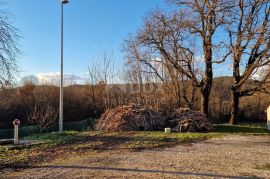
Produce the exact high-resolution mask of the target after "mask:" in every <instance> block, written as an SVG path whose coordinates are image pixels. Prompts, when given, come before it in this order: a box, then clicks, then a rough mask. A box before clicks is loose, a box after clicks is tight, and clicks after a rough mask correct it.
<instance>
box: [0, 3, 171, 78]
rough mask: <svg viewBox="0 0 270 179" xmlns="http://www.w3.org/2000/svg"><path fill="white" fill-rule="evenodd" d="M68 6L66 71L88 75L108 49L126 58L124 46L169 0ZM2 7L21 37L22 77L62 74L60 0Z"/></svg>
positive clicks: (20, 62) (65, 25)
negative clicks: (89, 66)
mask: <svg viewBox="0 0 270 179" xmlns="http://www.w3.org/2000/svg"><path fill="white" fill-rule="evenodd" d="M69 1H70V2H69V3H68V4H66V5H65V7H64V73H65V74H66V75H75V76H83V75H85V73H86V72H87V66H88V65H89V64H90V63H93V61H94V60H95V59H98V57H99V56H100V54H101V53H102V52H103V51H110V52H112V53H113V57H114V58H115V59H116V61H117V67H120V66H121V64H122V62H123V57H122V54H121V45H122V43H123V41H124V39H125V38H126V37H127V36H128V34H129V33H135V32H136V30H137V29H138V28H139V27H140V26H141V25H142V24H143V17H144V16H145V14H146V13H147V12H148V11H149V10H151V9H154V8H157V7H158V8H161V9H167V8H170V7H168V5H167V4H166V3H165V2H164V0H69ZM6 2H7V4H6V5H4V6H2V8H4V9H7V10H8V11H9V12H10V13H11V14H13V15H14V17H13V18H12V22H13V25H14V26H16V27H17V28H18V29H19V31H20V35H21V36H22V38H21V39H20V41H19V48H20V49H21V50H22V54H21V56H20V57H19V58H18V65H19V67H20V70H21V73H20V77H23V76H26V75H35V76H38V77H39V78H43V77H44V78H47V77H48V76H52V77H53V76H54V75H59V71H60V18H61V3H60V2H61V1H60V0H6Z"/></svg>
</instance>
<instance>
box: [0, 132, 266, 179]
mask: <svg viewBox="0 0 270 179" xmlns="http://www.w3.org/2000/svg"><path fill="white" fill-rule="evenodd" d="M268 165H270V137H269V136H235V135H234V136H226V137H223V138H215V139H211V140H207V141H203V142H199V143H192V144H182V145H178V146H175V147H172V148H161V149H151V150H142V151H130V150H105V151H101V152H97V151H87V152H83V153H78V152H77V153H69V154H66V155H65V156H62V157H60V158H59V157H58V158H56V159H55V160H53V161H51V162H49V163H42V164H40V165H35V166H32V167H31V168H26V169H21V170H18V171H15V172H8V171H6V172H5V173H2V176H1V177H0V178H27V179H28V178H240V179H241V178H269V179H270V168H269V167H263V166H268Z"/></svg>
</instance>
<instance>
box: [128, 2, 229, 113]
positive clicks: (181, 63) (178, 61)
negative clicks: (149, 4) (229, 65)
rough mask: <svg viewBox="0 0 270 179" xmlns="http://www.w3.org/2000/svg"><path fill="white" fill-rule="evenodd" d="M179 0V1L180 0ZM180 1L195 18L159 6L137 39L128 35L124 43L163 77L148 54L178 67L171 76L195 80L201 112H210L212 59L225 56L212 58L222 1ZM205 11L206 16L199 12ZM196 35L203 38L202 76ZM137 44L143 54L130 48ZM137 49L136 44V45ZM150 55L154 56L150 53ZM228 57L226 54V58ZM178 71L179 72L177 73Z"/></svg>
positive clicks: (165, 63) (172, 71)
mask: <svg viewBox="0 0 270 179" xmlns="http://www.w3.org/2000/svg"><path fill="white" fill-rule="evenodd" d="M177 2H178V1H177ZM188 2H189V1H186V2H185V1H181V3H180V2H179V3H180V5H182V6H186V7H187V8H188V9H189V10H190V11H191V13H192V14H193V15H192V17H193V18H194V17H197V18H194V19H190V18H187V15H186V12H182V11H180V12H173V13H171V14H168V15H166V14H165V13H163V12H161V11H159V10H157V11H154V12H151V13H150V15H149V16H148V17H146V19H145V23H144V27H143V28H142V29H140V31H139V33H138V34H137V36H136V37H135V40H132V38H131V39H129V40H127V41H126V42H125V43H126V44H129V45H126V46H127V47H129V48H126V49H128V50H127V52H129V53H133V54H135V55H134V57H135V58H137V59H138V58H139V60H140V61H141V62H142V63H144V64H147V65H149V66H150V67H151V68H152V69H153V71H154V72H155V73H156V74H157V75H158V76H159V77H160V78H162V75H161V74H160V72H159V71H158V70H156V69H155V68H154V67H153V65H152V64H151V60H152V59H151V58H147V57H149V55H148V54H156V55H160V56H161V57H162V59H164V60H163V61H162V62H161V63H164V66H165V67H167V68H171V69H174V70H176V73H174V70H170V71H169V72H170V73H171V74H170V76H171V77H172V78H176V79H177V80H180V79H179V78H178V77H179V75H180V76H181V75H183V76H185V77H187V78H188V79H190V80H191V81H192V85H193V86H194V87H198V88H199V89H200V92H201V112H203V113H205V114H206V115H207V114H208V101H209V95H210V92H211V86H212V78H213V69H212V64H213V63H221V62H223V61H224V60H223V59H222V60H220V61H214V60H212V56H213V48H214V43H213V42H212V36H213V35H214V33H215V31H216V29H217V28H218V27H219V25H220V24H221V22H222V20H223V16H222V17H220V16H221V15H220V14H219V13H216V10H217V9H218V7H219V5H220V3H217V2H212V1H211V2H210V1H209V2H208V1H207V2H208V3H204V4H201V3H198V2H197V1H196V2H194V3H188ZM201 13H202V14H204V15H203V17H202V16H200V14H201ZM197 35H198V36H199V37H201V40H202V41H203V43H202V44H203V46H202V47H203V55H202V56H203V58H204V68H205V72H204V76H203V78H201V79H199V78H197V76H196V70H195V69H194V60H195V53H194V51H195V49H194V43H195V42H198V40H196V38H197ZM130 44H135V45H136V46H135V47H136V48H137V49H141V52H142V53H141V54H142V55H141V57H140V56H139V55H136V53H134V50H131V49H132V47H134V45H133V46H132V45H130ZM133 49H134V48H133ZM150 57H151V56H150ZM224 59H225V58H224ZM175 74H177V75H175Z"/></svg>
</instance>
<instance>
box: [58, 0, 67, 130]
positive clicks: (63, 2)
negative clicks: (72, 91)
mask: <svg viewBox="0 0 270 179" xmlns="http://www.w3.org/2000/svg"><path fill="white" fill-rule="evenodd" d="M67 3H68V0H61V77H60V78H61V79H60V106H59V132H63V92H64V90H63V42H64V40H63V39H64V35H63V34H64V4H67Z"/></svg>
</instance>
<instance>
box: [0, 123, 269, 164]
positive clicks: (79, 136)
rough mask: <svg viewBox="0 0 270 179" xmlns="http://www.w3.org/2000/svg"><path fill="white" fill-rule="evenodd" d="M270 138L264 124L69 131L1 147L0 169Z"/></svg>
mask: <svg viewBox="0 0 270 179" xmlns="http://www.w3.org/2000/svg"><path fill="white" fill-rule="evenodd" d="M229 134H230V135H232V134H233V135H269V134H270V133H269V131H267V129H266V127H265V126H263V125H253V124H252V125H251V124H249V125H237V126H231V125H215V129H214V131H212V132H209V133H170V134H167V133H164V132H158V131H153V132H121V133H119V132H114V133H106V132H98V131H85V132H77V131H66V132H64V133H62V134H60V133H57V132H53V133H48V134H38V135H32V136H29V137H26V138H24V139H25V140H34V141H38V142H41V143H39V144H38V145H32V146H18V147H16V148H12V149H10V148H8V147H6V146H0V164H1V165H0V167H1V166H2V168H5V167H20V166H22V165H28V164H33V163H36V162H40V161H47V160H49V159H50V158H52V157H53V155H62V154H65V153H67V152H84V151H87V150H93V151H97V152H99V151H102V150H110V149H119V150H121V149H127V150H143V149H151V148H160V147H170V146H175V145H179V144H182V143H189V142H198V141H203V140H206V139H209V138H213V137H222V136H225V135H229Z"/></svg>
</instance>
